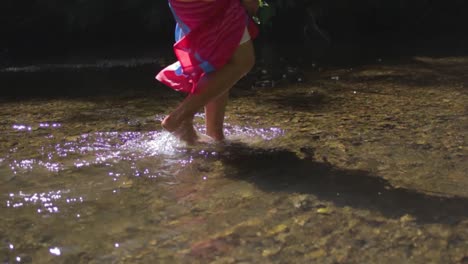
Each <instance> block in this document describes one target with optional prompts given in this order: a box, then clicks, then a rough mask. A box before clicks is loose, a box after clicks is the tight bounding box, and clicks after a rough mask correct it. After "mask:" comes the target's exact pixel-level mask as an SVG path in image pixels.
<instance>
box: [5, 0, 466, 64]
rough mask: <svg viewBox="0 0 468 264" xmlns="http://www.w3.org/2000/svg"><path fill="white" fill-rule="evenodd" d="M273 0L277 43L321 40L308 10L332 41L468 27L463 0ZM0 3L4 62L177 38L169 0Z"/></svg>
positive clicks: (457, 31)
mask: <svg viewBox="0 0 468 264" xmlns="http://www.w3.org/2000/svg"><path fill="white" fill-rule="evenodd" d="M270 4H272V5H275V6H276V14H275V16H274V17H273V19H272V20H271V21H270V22H269V24H268V26H269V30H264V31H263V34H262V37H264V38H267V39H268V40H269V41H271V42H274V43H280V42H296V43H297V42H304V41H307V38H310V39H314V38H317V39H319V38H320V36H314V34H315V33H316V32H315V33H314V32H305V31H304V28H305V27H306V26H307V24H308V23H311V22H310V20H311V19H310V18H311V14H312V16H313V18H314V19H315V21H316V23H317V24H318V25H319V26H320V28H321V29H322V30H323V31H324V32H326V34H328V36H329V37H330V40H331V42H332V44H337V43H347V44H348V43H349V44H353V43H354V44H356V43H361V42H367V41H369V40H370V39H374V40H379V39H380V40H385V41H384V42H385V43H387V44H388V40H390V41H391V42H395V43H399V42H401V41H405V40H408V39H411V40H421V41H425V40H434V39H441V40H442V41H441V42H442V43H444V42H450V41H452V42H453V41H457V40H459V39H461V38H464V37H465V35H467V32H468V29H467V26H468V18H467V17H468V16H467V15H466V13H467V11H468V1H466V0H309V1H307V0H288V1H279V0H276V1H274V0H270ZM0 5H1V7H0V33H1V39H2V41H1V42H0V51H1V53H2V57H3V58H4V59H5V58H9V59H12V58H16V57H18V56H34V55H40V54H42V55H43V56H46V55H47V54H60V53H69V52H74V51H75V50H99V49H107V48H109V47H122V49H126V48H125V47H135V46H139V47H141V48H151V47H157V46H160V45H165V44H167V41H171V40H172V30H173V26H174V25H173V24H174V22H173V19H172V16H171V13H170V11H169V9H168V7H167V1H165V0H151V1H150V0H6V1H2V3H1V4H0ZM306 31H307V30H306ZM444 39H446V41H443V40H444ZM464 44H465V43H463V45H464ZM460 45H462V44H460ZM461 48H463V47H460V49H461ZM129 49H130V48H129Z"/></svg>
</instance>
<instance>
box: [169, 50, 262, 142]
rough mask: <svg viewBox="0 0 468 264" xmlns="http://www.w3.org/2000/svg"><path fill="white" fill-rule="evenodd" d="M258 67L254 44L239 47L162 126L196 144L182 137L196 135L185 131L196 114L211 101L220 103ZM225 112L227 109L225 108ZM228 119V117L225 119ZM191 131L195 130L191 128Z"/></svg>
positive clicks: (190, 140) (191, 139)
mask: <svg viewBox="0 0 468 264" xmlns="http://www.w3.org/2000/svg"><path fill="white" fill-rule="evenodd" d="M254 63H255V55H254V49H253V45H252V41H247V42H246V43H244V44H241V45H239V47H238V48H237V50H236V51H235V53H234V55H233V56H232V58H231V60H230V61H229V62H228V63H227V64H226V65H225V66H224V67H223V68H221V69H220V70H218V71H216V72H213V73H212V74H210V75H207V76H206V78H204V79H202V80H200V82H199V87H198V89H199V90H200V91H199V92H198V93H197V94H192V95H189V96H187V98H185V100H184V101H182V103H181V104H180V105H179V106H178V107H177V108H176V109H175V110H174V111H172V113H170V114H169V115H168V116H167V117H166V118H165V119H164V120H163V122H162V126H163V127H164V129H166V130H167V131H169V132H173V133H174V135H175V136H177V137H179V138H180V139H181V140H184V141H186V142H187V143H190V142H195V141H196V140H197V135H196V133H195V135H194V136H195V138H189V139H187V138H183V137H180V136H179V134H187V135H193V134H192V133H185V132H183V131H186V130H189V125H187V124H191V123H192V120H193V117H194V115H195V113H196V112H197V111H198V110H200V109H201V108H202V107H203V106H205V105H207V104H208V103H209V102H210V101H212V100H214V99H217V97H218V96H221V95H222V94H224V93H227V91H228V90H229V89H230V88H231V87H232V86H234V84H235V83H236V82H237V81H238V80H239V79H240V78H242V77H243V76H244V75H245V74H247V73H248V72H249V71H250V70H251V69H252V67H253V65H254ZM223 109H224V107H223ZM223 116H224V115H223ZM190 126H191V128H190V130H193V126H192V125H190Z"/></svg>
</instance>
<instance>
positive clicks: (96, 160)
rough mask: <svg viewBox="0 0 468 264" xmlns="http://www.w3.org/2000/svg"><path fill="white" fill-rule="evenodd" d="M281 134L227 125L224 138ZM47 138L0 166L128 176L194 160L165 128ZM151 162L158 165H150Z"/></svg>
mask: <svg viewBox="0 0 468 264" xmlns="http://www.w3.org/2000/svg"><path fill="white" fill-rule="evenodd" d="M46 127H52V128H54V127H60V125H57V124H56V125H55V126H54V124H49V125H47V126H46ZM197 129H198V130H199V131H201V132H202V133H204V132H205V131H204V128H203V127H202V126H200V127H197ZM283 134H284V131H283V130H281V129H279V128H275V127H271V128H252V127H241V126H234V125H230V124H226V137H227V141H241V142H243V143H246V144H256V143H258V142H264V141H269V140H272V139H274V138H276V137H279V136H282V135H283ZM50 140H51V143H50V144H49V145H45V146H44V145H43V146H40V148H39V150H38V152H39V153H40V156H39V157H34V158H28V157H24V159H22V160H20V159H13V158H9V157H3V158H1V159H0V166H1V165H2V163H3V164H5V165H6V164H8V165H7V166H8V168H9V169H10V170H11V172H12V173H13V174H14V175H17V174H31V173H37V172H39V171H42V173H39V174H43V173H48V172H49V173H50V172H55V173H58V172H61V171H64V170H76V169H84V168H88V167H91V166H99V165H103V166H107V167H110V168H116V167H117V168H119V169H122V170H123V171H125V172H126V173H125V175H128V176H142V175H146V176H155V175H161V172H164V168H165V167H167V166H169V165H170V166H172V165H176V164H174V163H177V164H178V165H179V166H185V165H188V164H190V163H191V161H192V159H193V157H192V154H193V152H187V148H186V147H185V144H184V143H182V142H180V141H179V140H177V139H176V138H175V137H174V136H172V135H171V134H170V133H168V132H165V131H151V132H96V133H89V134H83V135H80V136H76V137H69V138H67V139H66V141H62V142H57V141H56V140H55V139H53V138H51V139H50ZM210 148H212V146H210V145H204V146H200V147H197V150H200V151H201V152H200V153H205V152H206V153H208V152H209V151H204V150H206V149H208V150H209V149H210ZM17 154H19V155H20V153H17ZM150 163H151V164H157V165H158V166H159V167H156V166H150V165H149V164H150ZM5 165H3V166H2V167H4V166H5ZM145 166H146V167H150V168H145ZM166 173H169V172H166ZM121 174H122V173H121ZM163 174H165V173H163ZM169 174H170V173H169Z"/></svg>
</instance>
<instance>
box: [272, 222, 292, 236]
mask: <svg viewBox="0 0 468 264" xmlns="http://www.w3.org/2000/svg"><path fill="white" fill-rule="evenodd" d="M287 230H288V226H286V225H285V224H280V225H277V226H275V227H273V228H272V229H271V230H269V231H268V232H267V235H276V234H278V233H281V232H285V231H287Z"/></svg>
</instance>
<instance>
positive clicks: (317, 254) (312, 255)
mask: <svg viewBox="0 0 468 264" xmlns="http://www.w3.org/2000/svg"><path fill="white" fill-rule="evenodd" d="M326 254H327V253H326V252H325V250H323V249H318V250H314V251H312V252H310V253H308V254H307V255H306V258H308V259H317V258H321V257H323V256H325V255H326Z"/></svg>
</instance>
